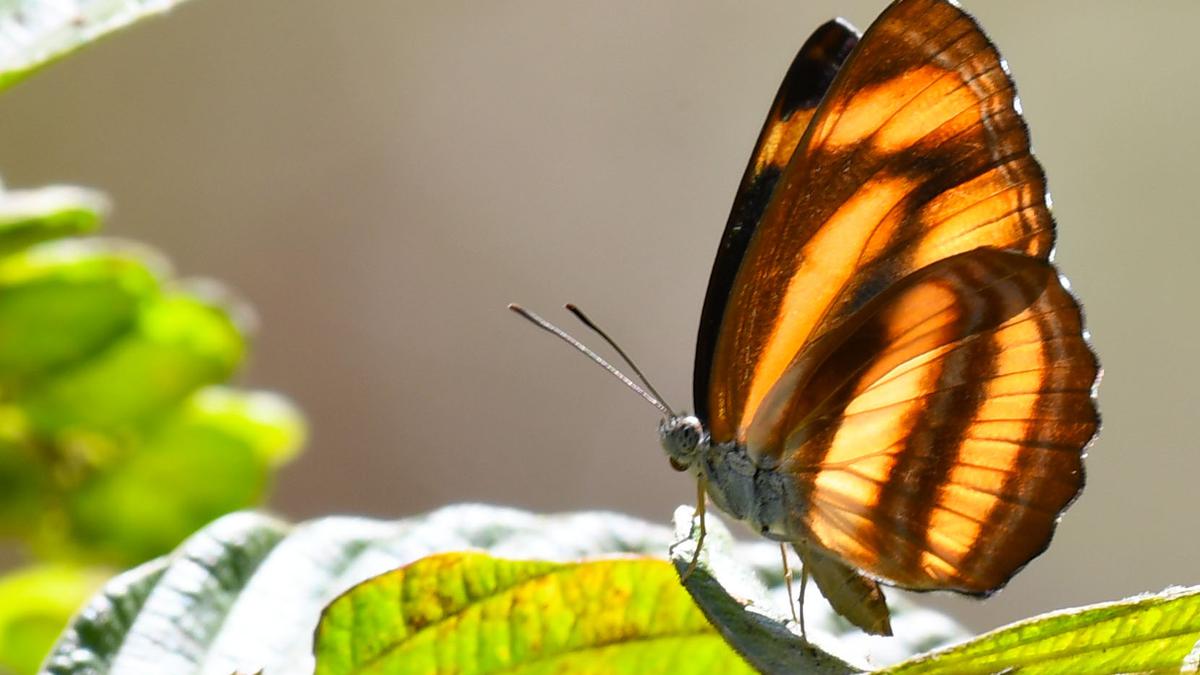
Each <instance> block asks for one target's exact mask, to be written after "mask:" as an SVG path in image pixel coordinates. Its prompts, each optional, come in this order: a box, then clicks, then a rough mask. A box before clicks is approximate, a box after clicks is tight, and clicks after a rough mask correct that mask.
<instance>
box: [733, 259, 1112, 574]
mask: <svg viewBox="0 0 1200 675" xmlns="http://www.w3.org/2000/svg"><path fill="white" fill-rule="evenodd" d="M1097 372H1098V365H1097V362H1096V359H1095V356H1094V355H1093V354H1092V352H1091V350H1090V349H1089V348H1088V345H1087V342H1086V341H1085V340H1084V337H1083V326H1082V319H1081V317H1080V311H1079V306H1078V305H1077V304H1076V302H1075V300H1074V298H1072V297H1071V295H1070V293H1068V292H1067V291H1066V290H1065V289H1064V288H1063V287H1062V285H1061V283H1060V282H1059V279H1058V276H1057V274H1056V272H1055V270H1054V268H1053V267H1052V266H1051V265H1050V264H1049V263H1047V262H1045V261H1043V260H1040V259H1037V258H1033V257H1030V256H1026V255H1023V254H1019V253H1013V252H1007V251H999V250H996V249H988V248H982V249H976V250H974V251H969V252H967V253H962V254H958V255H955V256H952V257H950V258H947V259H945V260H941V261H938V262H936V263H934V264H932V265H929V266H927V267H925V268H923V269H921V270H919V271H918V272H915V273H914V274H912V275H910V276H909V277H907V278H906V279H904V280H903V281H901V282H900V283H898V284H895V285H894V286H892V287H890V288H889V289H888V290H887V291H885V292H883V293H881V294H880V295H878V296H877V297H876V298H874V299H873V300H872V301H871V302H869V303H867V305H865V306H864V307H863V308H862V309H860V310H859V311H858V312H857V313H856V314H855V315H854V316H853V317H851V318H850V319H849V320H848V321H847V322H846V323H845V324H843V326H842V327H841V328H840V329H839V330H837V331H835V332H830V333H826V334H825V336H824V337H823V338H821V339H818V340H817V341H816V342H813V343H811V344H810V345H809V346H808V347H806V348H805V350H804V351H803V352H802V353H801V354H800V355H799V356H798V357H797V359H796V361H795V362H794V364H793V365H792V367H790V368H789V369H788V370H787V371H786V372H785V374H784V376H783V379H781V380H780V382H779V386H778V387H777V388H776V389H775V390H773V391H772V392H771V394H770V395H768V397H767V400H766V401H765V402H764V403H763V406H762V408H761V411H760V415H761V414H770V415H771V416H772V417H774V418H776V419H775V420H772V421H773V422H774V423H777V424H778V425H780V426H782V427H784V428H787V429H789V432H788V435H787V438H786V439H785V440H784V442H783V444H782V445H783V452H782V457H783V459H782V462H781V464H780V466H779V469H778V470H779V471H781V472H783V473H784V474H785V475H788V476H789V477H791V478H792V484H793V485H794V486H795V490H796V493H795V495H794V496H795V502H796V504H797V505H798V506H797V507H796V508H794V509H793V511H792V516H793V518H795V519H796V520H795V521H794V522H793V524H792V526H791V527H792V529H793V530H794V531H797V532H803V533H806V534H807V537H806V539H810V540H811V541H812V542H813V543H815V544H816V545H817V546H819V547H820V548H822V549H825V550H827V551H830V552H833V553H834V554H836V555H837V556H838V557H839V558H841V559H842V560H844V561H846V562H848V563H849V564H851V565H853V566H855V567H858V568H860V569H863V570H865V571H867V572H868V573H869V574H871V575H873V576H876V577H881V578H884V579H887V580H888V581H891V582H893V583H896V584H899V585H901V586H905V587H907V588H915V589H934V588H944V589H953V590H958V591H963V592H968V593H986V592H990V591H992V590H995V589H996V588H999V587H1000V586H1002V585H1003V584H1004V583H1005V582H1006V581H1007V580H1008V579H1009V578H1010V577H1011V576H1012V575H1013V574H1015V573H1016V571H1017V570H1018V569H1020V568H1021V567H1022V566H1024V564H1025V563H1027V562H1028V561H1029V560H1030V559H1031V558H1033V557H1034V556H1036V555H1037V554H1038V553H1041V551H1042V550H1043V549H1044V548H1045V547H1046V544H1047V543H1048V542H1049V540H1050V535H1051V533H1052V532H1053V529H1054V526H1055V524H1056V522H1057V521H1058V515H1059V513H1060V512H1061V511H1062V510H1063V509H1064V508H1066V506H1067V505H1068V504H1069V503H1070V502H1071V501H1072V500H1073V499H1074V498H1075V495H1076V494H1077V493H1078V492H1079V490H1080V488H1081V487H1082V485H1083V461H1082V460H1083V458H1082V454H1081V452H1080V449H1081V448H1082V447H1083V446H1084V445H1085V444H1086V443H1087V442H1088V441H1089V440H1090V439H1091V438H1092V436H1093V435H1094V434H1095V432H1096V428H1097V426H1098V424H1099V418H1098V415H1097V412H1096V408H1095V405H1094V403H1093V400H1092V388H1093V385H1094V383H1095V380H1096V376H1097ZM752 433H753V430H752Z"/></svg>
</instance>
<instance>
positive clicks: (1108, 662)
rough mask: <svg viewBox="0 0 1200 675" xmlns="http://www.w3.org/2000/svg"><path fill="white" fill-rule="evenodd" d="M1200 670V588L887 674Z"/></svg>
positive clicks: (1042, 625) (1002, 635)
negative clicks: (1186, 668)
mask: <svg viewBox="0 0 1200 675" xmlns="http://www.w3.org/2000/svg"><path fill="white" fill-rule="evenodd" d="M1185 662H1186V663H1187V665H1189V666H1190V667H1191V668H1192V669H1193V670H1192V672H1194V669H1195V667H1196V666H1197V665H1200V663H1198V662H1200V587H1192V588H1186V589H1171V590H1167V591H1164V592H1163V593H1159V594H1157V595H1149V596H1140V597H1135V598H1131V599H1128V600H1123V601H1120V602H1113V603H1107V604H1102V605H1094V606H1091V607H1083V608H1079V609H1070V610H1065V611H1061V612H1054V613H1052V614H1047V615H1045V616H1041V617H1036V618H1033V619H1027V620H1025V621H1021V622H1018V623H1015V624H1012V625H1011V626H1007V627H1005V628H1001V629H999V630H996V631H993V632H991V633H987V634H986V635H981V636H980V637H978V638H975V639H974V640H971V641H969V642H966V643H964V644H961V645H958V646H954V647H949V648H947V649H944V650H941V651H937V652H933V653H931V654H927V655H925V656H921V657H918V658H915V659H912V660H910V661H906V662H904V663H901V664H898V665H896V666H894V667H893V668H890V669H888V670H886V671H884V672H886V673H889V674H891V675H901V674H903V675H910V674H916V673H954V674H959V673H962V674H964V675H967V674H970V673H996V672H1020V673H1022V674H1024V673H1029V674H1031V675H1032V674H1034V673H1094V674H1095V675H1103V674H1104V673H1130V672H1138V673H1140V672H1180V670H1181V668H1182V667H1183V666H1184V665H1185Z"/></svg>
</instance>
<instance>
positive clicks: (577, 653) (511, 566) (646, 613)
mask: <svg viewBox="0 0 1200 675" xmlns="http://www.w3.org/2000/svg"><path fill="white" fill-rule="evenodd" d="M314 651H315V653H316V656H317V670H316V672H317V675H343V674H347V673H394V674H408V673H413V674H417V673H441V672H455V673H461V674H463V675H466V674H469V673H476V674H480V675H482V674H485V673H499V672H504V673H521V674H525V675H533V674H541V673H547V674H549V673H562V672H570V673H680V674H684V675H686V674H687V673H751V672H754V671H752V670H751V669H750V667H749V666H748V665H746V663H745V662H744V661H742V659H741V657H739V656H738V655H737V654H736V653H734V652H733V650H732V649H730V648H729V647H728V646H727V645H726V644H725V643H724V642H723V641H722V640H721V638H720V637H719V636H718V635H717V633H716V632H715V630H714V629H713V628H712V626H711V625H710V624H709V623H708V621H706V620H705V618H704V615H703V614H701V612H700V611H699V610H698V609H697V608H696V606H695V605H694V604H693V603H692V601H691V598H690V597H689V596H688V595H687V593H686V592H685V591H684V590H683V589H682V588H680V586H679V581H678V579H677V577H676V576H675V571H674V570H673V569H672V567H671V566H670V565H669V564H667V563H666V562H663V561H661V560H655V559H650V558H621V559H610V560H599V561H593V562H583V563H554V562H542V561H535V562H523V561H511V560H500V559H496V558H492V557H490V556H487V555H485V554H482V553H448V554H441V555H434V556H430V557H428V558H423V559H421V560H419V561H417V562H415V563H413V564H411V565H408V566H406V567H402V568H400V569H397V570H393V571H392V572H388V573H386V574H383V575H381V576H378V577H375V578H373V579H370V580H368V581H366V582H364V583H362V584H359V585H358V586H355V587H354V588H352V589H351V590H350V591H348V592H347V593H345V594H344V595H342V596H341V597H339V598H338V599H336V600H334V601H333V603H331V604H330V605H329V606H328V607H327V608H326V610H325V612H324V614H323V616H322V618H321V623H320V625H319V626H318V628H317V635H316V645H315V650H314Z"/></svg>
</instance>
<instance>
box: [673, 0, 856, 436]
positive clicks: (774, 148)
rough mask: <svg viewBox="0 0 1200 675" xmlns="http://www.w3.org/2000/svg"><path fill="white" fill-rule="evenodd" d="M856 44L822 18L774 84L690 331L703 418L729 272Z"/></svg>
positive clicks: (849, 32) (846, 30)
mask: <svg viewBox="0 0 1200 675" xmlns="http://www.w3.org/2000/svg"><path fill="white" fill-rule="evenodd" d="M856 44H858V33H857V31H855V30H854V28H853V27H852V26H850V25H849V24H846V23H844V22H841V21H836V20H835V21H830V22H828V23H826V24H824V25H823V26H821V27H820V28H818V29H817V30H816V31H815V32H814V33H813V34H812V36H811V37H809V39H808V40H807V41H806V42H805V43H804V46H803V47H801V48H800V51H799V52H798V53H797V54H796V58H795V59H794V60H793V61H792V65H791V67H790V68H789V69H788V72H787V75H786V76H785V77H784V78H783V83H782V84H780V87H779V93H778V94H776V96H775V101H774V103H773V104H772V105H771V111H770V113H769V114H768V116H767V120H766V122H765V123H764V124H763V128H762V131H761V133H760V134H759V138H758V142H757V144H756V145H755V148H754V152H753V153H752V154H751V156H750V163H749V165H748V166H747V167H746V172H745V174H744V175H743V176H742V182H741V185H740V187H739V188H738V193H737V196H736V197H735V198H734V200H733V208H732V209H731V211H730V214H729V220H728V222H727V224H726V226H725V232H724V234H722V236H721V243H720V246H719V247H718V249H717V256H716V259H715V260H714V261H713V269H712V273H711V274H710V275H709V281H708V291H707V293H706V294H705V297H704V308H703V310H702V311H701V314H700V329H699V332H698V334H697V336H696V362H695V370H694V373H693V380H692V382H693V384H692V386H693V388H694V391H693V394H694V396H693V399H694V401H695V406H696V416H697V417H698V418H700V420H702V421H703V422H705V423H708V422H709V420H710V419H711V412H710V410H709V407H708V401H709V397H708V392H709V388H710V386H711V373H712V361H713V350H714V349H715V348H716V343H717V334H718V331H719V330H720V324H721V318H722V316H723V315H724V314H725V304H726V302H727V301H728V298H729V290H730V287H731V286H732V285H733V280H734V276H735V275H736V274H737V270H738V267H739V266H740V265H741V262H742V256H743V254H744V253H745V251H746V246H747V244H748V243H749V242H750V237H751V235H753V234H754V230H755V228H756V227H757V226H758V223H759V220H761V218H762V214H763V211H764V210H765V209H766V207H767V203H768V201H769V200H770V197H771V194H772V193H773V192H774V190H775V184H776V183H777V182H778V180H779V176H780V175H781V174H782V171H783V167H784V166H785V165H786V164H787V163H788V161H789V160H790V159H791V156H792V153H793V152H794V151H795V148H796V144H797V143H798V142H799V141H800V137H801V136H802V135H803V133H804V130H805V129H806V128H807V127H808V121H809V119H811V117H812V112H813V110H815V109H816V107H817V105H818V104H820V102H821V99H822V97H824V95H825V92H826V90H828V89H829V85H830V83H832V82H833V79H834V76H835V75H836V74H837V71H838V69H839V68H840V67H841V65H842V63H844V62H845V60H846V57H848V56H849V55H850V52H851V50H852V49H853V48H854V46H855V45H856Z"/></svg>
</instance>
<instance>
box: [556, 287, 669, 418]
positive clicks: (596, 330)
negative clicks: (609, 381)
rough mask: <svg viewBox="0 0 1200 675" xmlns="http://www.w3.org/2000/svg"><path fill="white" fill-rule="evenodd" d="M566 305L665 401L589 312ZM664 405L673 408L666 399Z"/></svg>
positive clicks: (569, 304)
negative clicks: (588, 314) (592, 318)
mask: <svg viewBox="0 0 1200 675" xmlns="http://www.w3.org/2000/svg"><path fill="white" fill-rule="evenodd" d="M564 306H565V307H566V308H567V311H568V312H570V313H572V314H574V315H575V318H576V319H579V320H580V322H582V323H583V325H585V326H587V327H588V328H590V329H592V332H593V333H595V334H596V335H599V336H600V338H601V339H602V340H604V341H605V342H606V343H608V346H609V347H612V348H613V350H614V351H616V352H617V354H620V356H621V359H622V360H624V361H625V365H627V366H629V369H630V370H632V371H633V372H634V374H636V375H637V376H638V379H639V380H641V381H642V384H644V385H646V389H647V390H648V391H649V392H650V393H651V394H654V397H655V398H657V399H658V400H659V401H663V397H662V394H659V393H658V390H657V389H655V388H654V385H652V384H650V380H649V379H647V378H646V374H645V373H643V372H642V369H641V368H638V367H637V364H636V363H634V362H633V359H631V358H629V355H628V354H626V353H625V350H624V349H621V347H620V345H618V344H617V343H616V341H615V340H613V339H612V338H610V337H609V336H608V333H605V332H604V331H602V330H600V327H599V326H597V325H596V322H595V321H592V320H591V319H589V318H588V316H587V314H584V313H583V310H582V309H579V308H578V307H576V306H575V305H572V304H571V303H567V304H566V305H564ZM663 406H664V407H666V408H667V410H671V407H670V406H668V405H667V404H666V402H665V401H663ZM671 414H672V415H674V414H675V413H674V411H672V412H671Z"/></svg>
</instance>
